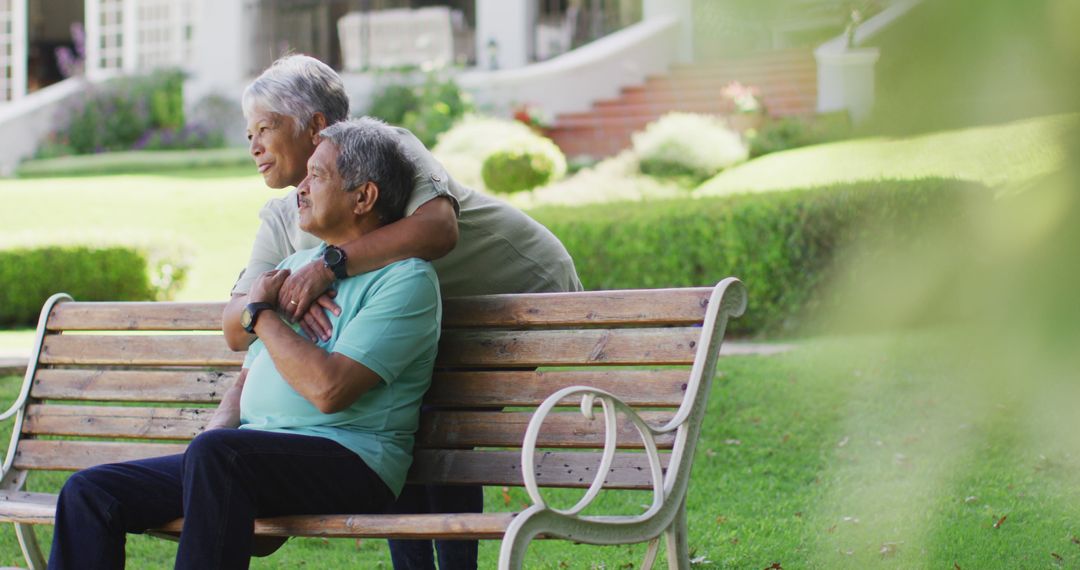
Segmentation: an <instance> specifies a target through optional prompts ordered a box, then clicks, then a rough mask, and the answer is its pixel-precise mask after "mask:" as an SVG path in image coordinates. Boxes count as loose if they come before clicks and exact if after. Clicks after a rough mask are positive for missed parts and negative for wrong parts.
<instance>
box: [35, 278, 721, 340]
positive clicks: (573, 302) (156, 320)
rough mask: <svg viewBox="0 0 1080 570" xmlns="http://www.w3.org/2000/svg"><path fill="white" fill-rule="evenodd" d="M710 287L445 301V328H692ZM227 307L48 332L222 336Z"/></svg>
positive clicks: (92, 312) (147, 307) (96, 308)
mask: <svg viewBox="0 0 1080 570" xmlns="http://www.w3.org/2000/svg"><path fill="white" fill-rule="evenodd" d="M711 292H712V289H711V288H708V287H697V288H681V289H651V290H625V291H588V292H580V293H531V294H524V295H512V296H511V295H484V296H480V297H471V298H461V299H453V298H450V299H446V300H445V302H444V306H443V326H445V327H449V328H453V327H500V328H502V327H522V326H539V327H556V326H625V325H653V326H656V325H684V326H685V325H691V324H695V323H700V322H701V321H702V319H703V317H704V314H705V307H706V305H707V304H708V300H709V295H710V293H711ZM224 308H225V304H224V303H177V302H167V303H163V302H157V303H111V302H106V303H101V302H78V301H71V302H67V303H60V304H59V305H57V306H56V307H55V308H53V310H52V312H51V313H50V315H49V322H48V329H49V330H50V331H62V330H72V331H74V330H160V331H185V330H210V331H214V330H220V329H221V312H222V310H223V309H224Z"/></svg>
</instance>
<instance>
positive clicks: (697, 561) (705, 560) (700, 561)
mask: <svg viewBox="0 0 1080 570" xmlns="http://www.w3.org/2000/svg"><path fill="white" fill-rule="evenodd" d="M702 564H712V560H709V559H708V558H705V557H704V556H698V557H697V558H691V559H690V565H691V566H701V565H702Z"/></svg>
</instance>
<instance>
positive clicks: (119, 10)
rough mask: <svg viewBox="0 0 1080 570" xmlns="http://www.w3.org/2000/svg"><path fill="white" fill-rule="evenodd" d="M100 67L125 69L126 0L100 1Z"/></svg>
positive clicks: (104, 68)
mask: <svg viewBox="0 0 1080 570" xmlns="http://www.w3.org/2000/svg"><path fill="white" fill-rule="evenodd" d="M98 6H99V9H98V18H99V20H98V23H99V25H100V27H99V33H98V39H97V41H98V42H99V44H98V47H99V48H100V51H99V52H98V67H99V68H100V69H102V70H117V71H119V70H121V69H123V67H124V0H98Z"/></svg>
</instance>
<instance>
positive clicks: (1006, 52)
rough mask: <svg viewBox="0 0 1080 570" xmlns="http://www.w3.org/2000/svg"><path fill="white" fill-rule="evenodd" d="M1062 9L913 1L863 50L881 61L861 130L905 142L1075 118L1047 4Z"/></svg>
mask: <svg viewBox="0 0 1080 570" xmlns="http://www.w3.org/2000/svg"><path fill="white" fill-rule="evenodd" d="M1070 2H1072V3H1075V2H1073V0H1064V1H1062V0H1023V1H1015V0H1007V1H1001V0H999V1H987V0H925V1H924V2H922V3H920V4H919V5H918V6H916V7H915V8H914V9H913V10H912V11H911V12H909V13H908V14H907V15H905V16H904V17H903V18H902V19H900V20H898V21H896V22H895V24H894V25H893V26H891V27H888V28H886V29H885V30H884V31H882V32H881V33H880V34H879V35H878V36H876V37H874V38H873V39H871V40H870V41H869V42H868V45H872V46H876V47H878V48H880V50H881V58H880V59H879V60H878V62H877V66H876V68H875V74H876V82H877V85H876V101H875V109H874V113H873V117H872V118H871V120H870V121H868V123H867V124H866V125H865V126H864V127H862V129H861V130H862V131H864V132H868V133H882V134H891V135H895V134H908V133H916V132H926V131H932V130H940V129H947V128H958V127H963V126H970V125H982V124H989V123H997V122H1002V121H1008V120H1014V119H1020V118H1026V117H1033V116H1036V115H1044V114H1049V113H1057V112H1062V111H1069V110H1075V109H1076V104H1075V101H1073V100H1070V98H1069V95H1068V89H1067V88H1065V87H1066V86H1065V85H1063V80H1066V81H1067V80H1068V77H1067V76H1062V75H1061V74H1062V72H1063V69H1064V67H1065V66H1066V65H1067V58H1068V57H1069V55H1068V54H1067V53H1065V52H1063V51H1062V50H1061V49H1060V46H1059V45H1058V44H1057V43H1055V42H1056V39H1055V35H1054V34H1053V33H1052V30H1051V27H1052V26H1053V25H1054V23H1053V20H1054V19H1055V15H1054V14H1053V13H1052V11H1051V10H1052V9H1053V8H1054V5H1055V4H1067V3H1070ZM1066 20H1067V18H1066ZM1072 24H1073V29H1074V31H1073V33H1075V24H1076V20H1073V21H1072Z"/></svg>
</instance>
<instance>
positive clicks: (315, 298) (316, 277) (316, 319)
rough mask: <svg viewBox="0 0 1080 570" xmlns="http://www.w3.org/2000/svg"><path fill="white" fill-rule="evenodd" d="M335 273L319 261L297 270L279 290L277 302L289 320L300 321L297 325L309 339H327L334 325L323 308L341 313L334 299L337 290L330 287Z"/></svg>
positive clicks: (336, 313)
mask: <svg viewBox="0 0 1080 570" xmlns="http://www.w3.org/2000/svg"><path fill="white" fill-rule="evenodd" d="M333 283H334V274H333V273H332V272H331V271H330V270H329V269H327V267H326V266H325V265H324V264H323V263H322V262H321V261H319V260H315V261H312V262H311V263H308V264H307V265H305V266H303V267H301V268H299V269H297V270H296V271H295V272H293V273H292V274H291V275H289V277H288V279H286V280H285V284H284V285H283V286H282V287H281V289H280V290H279V291H278V304H279V306H280V307H281V312H282V314H283V315H285V318H287V319H289V321H292V322H296V321H300V328H301V329H302V330H303V331H304V334H306V335H307V336H308V338H310V339H312V340H319V339H321V340H323V341H326V340H330V333H331V332H332V331H333V326H332V325H331V324H330V318H329V317H327V316H326V313H325V311H329V312H331V313H333V314H335V315H340V314H341V307H339V306H338V305H337V303H335V302H334V295H335V294H336V291H334V290H333V289H330V285H332V284H333Z"/></svg>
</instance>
